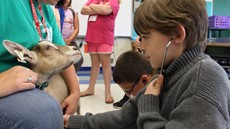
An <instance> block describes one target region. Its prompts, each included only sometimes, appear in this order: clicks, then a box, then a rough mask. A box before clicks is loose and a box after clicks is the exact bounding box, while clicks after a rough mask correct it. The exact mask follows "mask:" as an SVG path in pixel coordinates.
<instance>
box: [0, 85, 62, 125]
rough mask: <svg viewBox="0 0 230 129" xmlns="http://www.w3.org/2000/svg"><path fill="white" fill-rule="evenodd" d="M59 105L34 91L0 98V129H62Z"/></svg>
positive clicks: (41, 92)
mask: <svg viewBox="0 0 230 129" xmlns="http://www.w3.org/2000/svg"><path fill="white" fill-rule="evenodd" d="M63 127H64V125H63V113H62V110H61V107H60V104H59V103H58V102H57V101H55V100H54V99H53V98H52V97H51V96H49V95H47V94H46V93H45V92H44V91H41V90H38V89H34V90H28V91H22V92H18V93H15V94H12V95H10V96H7V97H3V98H0V129H63Z"/></svg>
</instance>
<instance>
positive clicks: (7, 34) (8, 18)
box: [0, 0, 65, 72]
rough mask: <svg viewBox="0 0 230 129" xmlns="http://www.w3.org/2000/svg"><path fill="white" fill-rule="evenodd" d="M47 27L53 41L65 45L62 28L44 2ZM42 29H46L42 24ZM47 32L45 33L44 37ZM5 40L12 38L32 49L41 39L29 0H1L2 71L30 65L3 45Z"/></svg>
mask: <svg viewBox="0 0 230 129" xmlns="http://www.w3.org/2000/svg"><path fill="white" fill-rule="evenodd" d="M33 1H34V5H35V8H36V12H37V15H38V18H39V20H40V21H41V19H42V17H41V14H40V12H39V9H38V8H37V7H38V2H36V1H35V0H33ZM42 11H43V14H44V17H45V22H46V26H47V29H48V30H49V32H51V36H52V37H51V40H52V41H51V42H53V43H55V44H58V45H65V42H64V40H63V38H62V35H61V33H60V30H59V28H58V26H57V23H56V18H55V16H54V14H53V9H52V8H51V6H50V5H46V4H42ZM40 27H41V30H44V27H43V25H42V24H40ZM45 38H46V33H45V31H44V33H43V39H45ZM3 40H11V41H13V42H16V43H19V44H21V45H22V46H24V47H26V48H28V49H32V48H33V47H34V46H35V45H36V44H37V43H38V42H39V41H40V36H39V34H38V32H37V29H36V27H35V23H34V18H33V15H32V11H31V7H30V1H29V0H0V72H2V71H5V70H7V69H9V68H11V67H13V66H16V65H23V66H29V65H28V64H23V63H20V62H18V61H17V59H16V57H14V56H12V55H11V54H10V53H9V52H8V51H7V50H6V49H5V47H4V46H3Z"/></svg>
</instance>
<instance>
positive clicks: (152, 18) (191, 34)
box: [134, 0, 208, 50]
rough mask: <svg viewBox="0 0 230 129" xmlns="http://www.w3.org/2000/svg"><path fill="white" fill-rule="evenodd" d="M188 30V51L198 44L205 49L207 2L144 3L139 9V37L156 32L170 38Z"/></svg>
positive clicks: (159, 0) (147, 0)
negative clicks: (179, 28) (180, 30)
mask: <svg viewBox="0 0 230 129" xmlns="http://www.w3.org/2000/svg"><path fill="white" fill-rule="evenodd" d="M180 25H181V26H183V27H184V28H185V32H186V37H185V43H186V50H187V49H190V48H192V47H193V46H195V45H196V44H200V45H202V46H205V45H206V41H207V29H208V15H207V11H206V1H205V0H145V1H144V2H143V3H142V4H141V5H140V6H139V8H138V9H137V11H136V13H135V17H134V28H135V30H136V32H137V33H138V34H149V33H150V31H151V29H154V30H156V31H158V32H160V33H162V34H165V35H168V36H180V32H179V31H178V27H179V26H180Z"/></svg>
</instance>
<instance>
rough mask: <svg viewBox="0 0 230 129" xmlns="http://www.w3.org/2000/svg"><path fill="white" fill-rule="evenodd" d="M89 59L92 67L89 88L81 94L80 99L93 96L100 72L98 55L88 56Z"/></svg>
mask: <svg viewBox="0 0 230 129" xmlns="http://www.w3.org/2000/svg"><path fill="white" fill-rule="evenodd" d="M90 57H91V64H92V67H91V71H90V81H89V87H88V88H87V89H86V90H85V91H83V92H81V97H83V96H88V95H94V87H95V84H96V81H97V77H98V74H99V70H100V60H99V56H98V54H90Z"/></svg>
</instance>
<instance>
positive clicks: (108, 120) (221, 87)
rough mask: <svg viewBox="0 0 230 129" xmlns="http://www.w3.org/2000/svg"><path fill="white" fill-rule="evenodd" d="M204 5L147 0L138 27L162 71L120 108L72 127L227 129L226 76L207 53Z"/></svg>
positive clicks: (197, 0)
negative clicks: (205, 51)
mask: <svg viewBox="0 0 230 129" xmlns="http://www.w3.org/2000/svg"><path fill="white" fill-rule="evenodd" d="M205 3H206V2H205V0H145V1H144V2H143V3H142V4H141V5H140V7H139V8H138V9H137V11H136V13H135V17H134V27H135V30H136V32H137V33H138V34H139V35H140V36H141V38H142V43H141V46H140V48H141V49H142V51H143V53H144V54H145V56H146V57H147V58H148V59H149V61H150V62H151V65H152V67H153V68H154V69H160V68H161V67H162V68H164V69H163V70H162V72H160V75H159V76H158V78H157V79H154V80H153V81H152V82H151V83H150V84H148V85H147V88H145V89H143V90H141V91H140V92H139V93H138V94H137V96H136V97H135V98H131V99H130V100H129V101H128V102H126V103H125V105H124V106H123V107H122V109H121V110H117V111H111V112H106V113H100V114H96V115H92V114H90V113H87V114H86V115H85V116H70V118H69V121H68V128H70V129H164V128H165V129H229V128H230V83H229V80H228V77H227V74H226V72H225V71H224V69H223V68H222V67H221V66H220V65H219V64H217V63H216V62H215V61H214V60H213V59H211V58H210V57H209V56H208V55H206V54H204V52H203V50H204V48H205V46H206V41H207V38H206V37H207V29H208V16H207V12H206V6H205ZM166 48H167V49H166ZM162 58H164V59H165V60H164V61H162Z"/></svg>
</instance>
